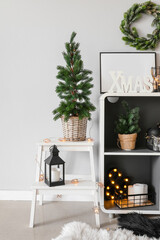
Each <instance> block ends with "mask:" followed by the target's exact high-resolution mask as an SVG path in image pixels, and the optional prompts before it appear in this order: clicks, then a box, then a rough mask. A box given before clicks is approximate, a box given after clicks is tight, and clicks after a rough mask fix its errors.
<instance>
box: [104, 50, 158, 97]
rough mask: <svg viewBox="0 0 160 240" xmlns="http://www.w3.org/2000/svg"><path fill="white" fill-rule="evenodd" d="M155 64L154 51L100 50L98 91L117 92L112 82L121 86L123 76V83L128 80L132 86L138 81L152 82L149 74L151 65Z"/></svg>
mask: <svg viewBox="0 0 160 240" xmlns="http://www.w3.org/2000/svg"><path fill="white" fill-rule="evenodd" d="M155 66H156V53H155V52H101V53H100V91H101V93H105V92H110V91H111V90H112V92H119V91H118V90H119V89H115V88H114V87H115V86H113V85H115V84H113V82H114V83H115V81H116V82H117V86H118V87H119V86H121V80H122V78H123V80H124V83H127V81H130V85H132V87H134V85H135V83H137V82H138V81H139V82H140V81H142V82H143V81H144V82H145V80H146V79H147V81H149V82H150V84H151V83H152V82H153V79H152V76H151V67H155Z"/></svg>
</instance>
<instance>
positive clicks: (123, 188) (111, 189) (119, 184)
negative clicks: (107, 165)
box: [105, 168, 130, 200]
mask: <svg viewBox="0 0 160 240" xmlns="http://www.w3.org/2000/svg"><path fill="white" fill-rule="evenodd" d="M106 179H107V181H106V191H105V192H106V198H107V199H110V200H114V199H115V196H117V195H118V196H122V197H125V196H127V191H128V184H129V182H130V179H129V178H128V177H125V176H123V174H122V172H121V171H119V170H118V169H117V168H112V169H110V170H109V171H108V174H107V178H106Z"/></svg>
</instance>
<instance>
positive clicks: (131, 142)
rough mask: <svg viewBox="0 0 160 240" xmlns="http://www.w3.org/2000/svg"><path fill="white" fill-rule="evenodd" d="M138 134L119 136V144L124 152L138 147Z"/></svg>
mask: <svg viewBox="0 0 160 240" xmlns="http://www.w3.org/2000/svg"><path fill="white" fill-rule="evenodd" d="M136 138H137V133H132V134H118V143H119V142H120V148H121V149H123V150H133V149H135V145H136Z"/></svg>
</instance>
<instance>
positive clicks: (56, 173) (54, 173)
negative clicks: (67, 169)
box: [51, 167, 60, 182]
mask: <svg viewBox="0 0 160 240" xmlns="http://www.w3.org/2000/svg"><path fill="white" fill-rule="evenodd" d="M59 180H60V169H59V168H56V167H52V168H51V181H52V182H58V181H59Z"/></svg>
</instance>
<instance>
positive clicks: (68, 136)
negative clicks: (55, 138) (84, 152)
mask: <svg viewBox="0 0 160 240" xmlns="http://www.w3.org/2000/svg"><path fill="white" fill-rule="evenodd" d="M61 120H62V127H63V136H64V138H65V140H66V141H72V142H77V141H85V140H86V130H87V120H88V118H83V119H79V118H78V117H70V118H69V119H68V121H67V122H65V121H64V117H62V118H61Z"/></svg>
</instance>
